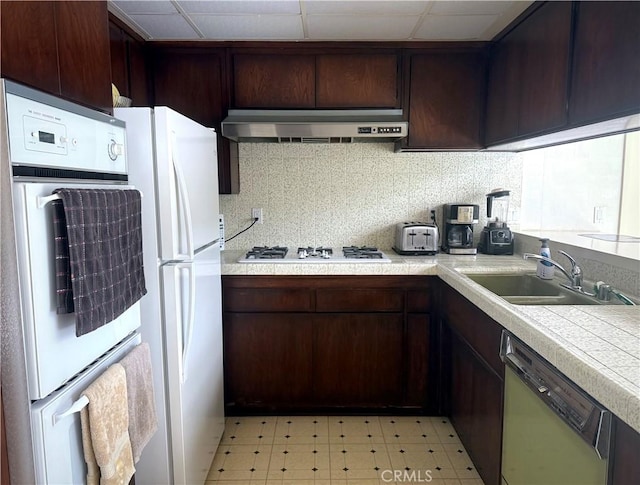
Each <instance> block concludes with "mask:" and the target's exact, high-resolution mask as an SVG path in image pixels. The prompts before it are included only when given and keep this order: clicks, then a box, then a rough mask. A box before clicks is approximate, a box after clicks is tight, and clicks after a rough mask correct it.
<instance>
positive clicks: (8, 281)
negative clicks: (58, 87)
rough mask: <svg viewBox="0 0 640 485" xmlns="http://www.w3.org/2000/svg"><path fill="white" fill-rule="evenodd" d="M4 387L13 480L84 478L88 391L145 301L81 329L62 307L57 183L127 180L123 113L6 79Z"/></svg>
mask: <svg viewBox="0 0 640 485" xmlns="http://www.w3.org/2000/svg"><path fill="white" fill-rule="evenodd" d="M0 86H1V89H2V100H1V107H0V118H1V119H2V127H1V130H0V138H1V140H2V148H1V156H2V158H1V164H2V166H1V176H2V178H1V186H0V187H1V194H2V195H1V196H0V197H1V204H0V208H1V210H2V234H1V237H2V241H1V243H2V262H1V265H2V267H3V274H2V277H1V278H0V279H1V280H2V397H3V400H4V404H5V419H6V422H7V436H8V441H9V450H8V451H9V465H10V472H11V478H12V483H38V484H49V483H50V484H66V483H85V480H86V478H85V477H86V467H85V463H84V458H83V453H82V441H81V431H80V429H81V428H80V414H79V412H77V411H79V408H80V405H81V403H82V401H79V397H80V395H81V393H82V391H83V390H84V389H85V388H86V387H87V386H88V385H89V384H90V383H91V382H92V381H93V380H94V379H96V378H97V377H98V376H99V375H100V374H101V373H102V372H103V371H104V370H106V368H107V367H108V366H109V365H111V364H113V363H115V362H117V361H118V360H120V359H121V358H122V357H123V356H124V355H126V353H127V352H128V351H129V350H130V349H132V348H133V347H134V346H135V345H137V344H138V343H139V342H140V335H139V334H138V332H137V329H138V327H139V326H140V309H139V303H135V304H134V305H133V306H131V307H130V308H128V309H127V310H126V311H124V313H122V314H121V315H120V316H118V317H117V318H116V319H115V320H113V321H110V322H109V323H106V324H104V325H103V326H101V327H100V328H98V329H97V330H94V331H92V332H90V333H86V334H84V335H81V336H79V337H78V336H77V331H76V315H75V314H74V313H66V314H59V313H58V311H57V305H56V291H57V290H56V269H55V258H56V255H55V251H54V234H53V219H54V214H53V201H54V199H56V197H57V196H56V195H53V192H54V191H55V190H56V189H60V188H71V189H79V188H91V189H94V188H95V189H114V188H115V189H126V188H131V187H130V186H129V185H127V161H126V157H125V153H126V152H125V149H124V148H125V141H126V140H125V126H124V123H123V122H121V121H119V120H116V119H115V118H113V117H111V116H108V115H106V114H103V113H99V112H96V111H92V110H90V109H87V108H84V107H82V106H78V105H75V104H73V103H70V102H67V101H64V100H61V99H58V98H55V97H52V96H49V95H46V94H44V93H41V92H38V91H35V90H32V89H30V88H26V87H24V86H21V85H18V84H15V83H12V82H10V81H7V80H3V81H2V82H1V84H0Z"/></svg>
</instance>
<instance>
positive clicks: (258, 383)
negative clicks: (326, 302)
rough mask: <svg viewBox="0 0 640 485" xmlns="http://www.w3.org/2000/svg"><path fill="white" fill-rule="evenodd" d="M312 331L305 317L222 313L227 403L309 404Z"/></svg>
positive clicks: (278, 314)
mask: <svg viewBox="0 0 640 485" xmlns="http://www.w3.org/2000/svg"><path fill="white" fill-rule="evenodd" d="M312 342H313V330H312V325H311V321H310V320H309V319H308V318H301V317H300V315H297V314H286V313H285V314H283V313H225V314H224V349H225V385H226V391H225V394H226V396H225V397H226V400H227V403H229V402H230V401H231V402H234V403H235V404H238V405H245V406H251V405H253V406H260V405H262V406H265V405H270V406H273V405H280V406H281V407H287V406H288V405H290V404H291V403H292V402H293V403H309V402H310V401H311V392H312V381H311V377H312V368H311V365H312V360H311V358H312V348H313V347H312Z"/></svg>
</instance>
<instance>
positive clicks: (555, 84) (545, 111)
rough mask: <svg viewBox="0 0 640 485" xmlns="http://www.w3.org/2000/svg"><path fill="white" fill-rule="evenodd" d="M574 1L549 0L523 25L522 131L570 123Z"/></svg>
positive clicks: (519, 124)
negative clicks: (568, 109)
mask: <svg viewBox="0 0 640 485" xmlns="http://www.w3.org/2000/svg"><path fill="white" fill-rule="evenodd" d="M571 9H572V3H571V2H547V3H546V4H544V5H543V6H542V7H540V8H539V9H538V10H536V11H535V12H534V13H533V14H532V15H531V16H530V17H529V18H528V19H527V20H526V21H525V22H523V23H522V24H521V25H520V26H519V27H518V30H519V32H518V33H517V36H518V41H519V42H521V43H522V46H521V49H520V55H521V58H520V66H521V73H520V83H521V84H522V85H521V89H520V104H519V106H520V116H519V123H518V132H519V134H520V135H524V134H534V133H538V132H541V131H549V130H554V129H558V128H561V127H563V126H564V125H566V123H567V88H568V80H569V49H570V42H571V36H570V34H571Z"/></svg>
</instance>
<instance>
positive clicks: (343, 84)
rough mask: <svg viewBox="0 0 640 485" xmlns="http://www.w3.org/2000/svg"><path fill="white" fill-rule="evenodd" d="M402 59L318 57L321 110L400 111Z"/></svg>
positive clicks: (374, 55) (317, 85)
mask: <svg viewBox="0 0 640 485" xmlns="http://www.w3.org/2000/svg"><path fill="white" fill-rule="evenodd" d="M398 81H399V75H398V56H396V55H395V54H342V55H341V54H330V55H319V56H317V57H316V107H317V108H352V107H353V108H361V107H370V108H396V107H399V103H400V97H399V92H400V90H399V82H398Z"/></svg>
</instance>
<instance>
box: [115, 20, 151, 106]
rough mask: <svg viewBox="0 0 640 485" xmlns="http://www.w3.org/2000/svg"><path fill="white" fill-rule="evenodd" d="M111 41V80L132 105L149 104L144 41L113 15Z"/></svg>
mask: <svg viewBox="0 0 640 485" xmlns="http://www.w3.org/2000/svg"><path fill="white" fill-rule="evenodd" d="M109 38H110V43H111V80H112V81H111V82H112V83H113V84H115V86H116V87H117V88H118V91H119V92H120V94H121V95H122V96H126V97H128V98H131V100H132V106H149V104H150V97H149V85H148V76H147V72H148V70H147V61H146V53H145V46H144V41H143V40H142V39H137V38H135V37H133V35H132V34H131V33H130V32H129V30H128V29H125V28H123V27H121V26H120V23H119V21H118V20H117V19H115V20H114V18H113V17H112V18H111V19H110V22H109Z"/></svg>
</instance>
